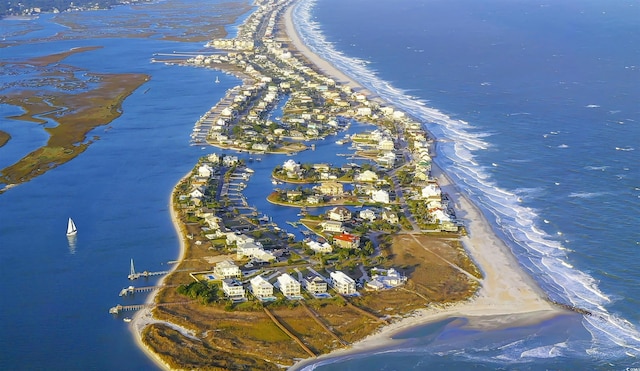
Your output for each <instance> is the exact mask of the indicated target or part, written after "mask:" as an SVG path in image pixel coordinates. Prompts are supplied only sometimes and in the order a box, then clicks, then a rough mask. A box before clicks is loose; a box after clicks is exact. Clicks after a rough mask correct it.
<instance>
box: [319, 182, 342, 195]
mask: <svg viewBox="0 0 640 371" xmlns="http://www.w3.org/2000/svg"><path fill="white" fill-rule="evenodd" d="M317 189H318V191H319V192H320V193H322V194H324V195H328V196H340V195H342V194H343V193H344V186H343V185H342V183H338V182H322V183H320V185H319V186H318V188H317Z"/></svg>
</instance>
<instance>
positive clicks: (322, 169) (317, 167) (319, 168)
mask: <svg viewBox="0 0 640 371" xmlns="http://www.w3.org/2000/svg"><path fill="white" fill-rule="evenodd" d="M313 169H314V170H315V171H318V172H328V171H329V170H331V167H330V166H329V164H313Z"/></svg>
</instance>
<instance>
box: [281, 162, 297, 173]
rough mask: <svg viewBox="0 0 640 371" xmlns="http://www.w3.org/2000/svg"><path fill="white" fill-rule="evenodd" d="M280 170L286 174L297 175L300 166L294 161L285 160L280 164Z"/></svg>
mask: <svg viewBox="0 0 640 371" xmlns="http://www.w3.org/2000/svg"><path fill="white" fill-rule="evenodd" d="M282 169H283V170H284V171H286V172H287V173H292V174H298V173H299V172H300V164H299V163H297V162H295V161H294V160H287V161H285V162H284V164H282Z"/></svg>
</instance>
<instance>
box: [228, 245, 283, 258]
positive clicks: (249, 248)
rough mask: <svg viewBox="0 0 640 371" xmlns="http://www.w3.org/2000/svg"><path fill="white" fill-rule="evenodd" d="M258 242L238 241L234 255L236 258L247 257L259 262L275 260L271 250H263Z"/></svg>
mask: <svg viewBox="0 0 640 371" xmlns="http://www.w3.org/2000/svg"><path fill="white" fill-rule="evenodd" d="M258 243H259V242H258ZM258 243H254V242H247V243H238V247H237V249H236V257H237V258H238V259H242V258H244V257H249V258H253V259H255V260H257V261H261V262H271V261H274V260H276V257H275V256H274V255H273V254H272V253H271V252H269V251H265V250H264V248H263V247H262V245H258Z"/></svg>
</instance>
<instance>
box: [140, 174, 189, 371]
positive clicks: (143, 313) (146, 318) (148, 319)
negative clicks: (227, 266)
mask: <svg viewBox="0 0 640 371" xmlns="http://www.w3.org/2000/svg"><path fill="white" fill-rule="evenodd" d="M190 175H191V170H190V171H189V172H187V173H186V174H185V175H184V176H183V177H182V178H180V180H178V182H177V183H176V185H175V186H174V187H173V189H172V190H171V193H170V194H169V214H170V216H171V223H172V224H173V228H174V229H175V231H176V233H177V234H178V240H179V241H180V249H179V252H178V258H177V259H176V264H173V267H172V268H171V269H170V270H169V273H167V274H166V275H164V276H162V278H160V280H158V283H157V286H162V285H163V283H164V280H165V278H166V277H167V276H168V275H170V274H171V273H173V272H174V271H175V270H176V269H177V268H178V265H179V264H178V262H179V261H182V260H183V259H184V254H185V252H186V241H185V239H184V234H183V233H182V228H181V224H180V220H179V219H178V213H177V212H176V209H175V207H174V204H173V194H174V192H175V189H176V187H177V186H178V185H179V184H180V183H182V182H183V181H184V180H185V179H187V178H188V177H189V176H190ZM157 294H158V290H154V291H152V292H151V293H150V294H149V295H148V296H147V299H146V300H145V302H144V304H146V305H148V304H153V303H154V302H155V299H156V295H157ZM152 323H164V324H167V325H169V326H171V327H173V328H176V329H178V330H179V331H181V330H180V329H181V328H180V327H179V326H177V325H176V324H173V323H169V322H166V321H160V320H157V319H155V318H154V317H153V313H152V312H151V308H142V309H140V310H139V311H137V312H136V313H135V314H134V315H133V316H132V319H131V323H129V325H130V327H129V328H130V330H131V331H132V332H133V338H134V340H135V342H136V345H137V346H138V348H140V349H141V350H142V351H143V352H144V353H145V354H146V355H147V357H149V359H150V360H151V361H152V362H153V363H155V364H156V366H158V368H160V369H164V370H170V369H171V367H170V366H169V365H168V364H167V363H166V362H164V361H163V360H162V358H160V357H159V356H158V355H157V354H156V353H155V352H153V351H152V350H151V349H149V347H147V346H146V345H145V344H144V342H143V341H142V331H144V329H145V328H146V327H147V326H148V325H150V324H152ZM182 330H184V331H186V332H188V330H185V329H182ZM181 332H183V331H181Z"/></svg>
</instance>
